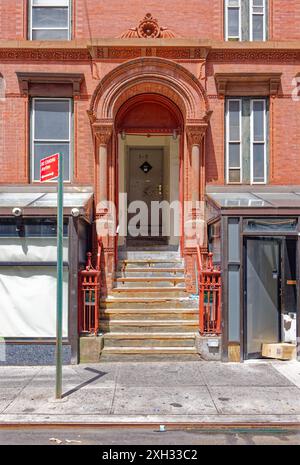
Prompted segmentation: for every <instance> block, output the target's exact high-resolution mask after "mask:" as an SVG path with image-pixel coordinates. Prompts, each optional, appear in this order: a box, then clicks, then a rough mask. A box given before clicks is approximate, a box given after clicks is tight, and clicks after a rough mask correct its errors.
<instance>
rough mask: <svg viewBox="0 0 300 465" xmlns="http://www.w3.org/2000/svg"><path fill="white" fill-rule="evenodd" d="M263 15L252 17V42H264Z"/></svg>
mask: <svg viewBox="0 0 300 465" xmlns="http://www.w3.org/2000/svg"><path fill="white" fill-rule="evenodd" d="M264 20H265V19H264V15H253V16H252V30H253V32H252V35H253V40H264Z"/></svg>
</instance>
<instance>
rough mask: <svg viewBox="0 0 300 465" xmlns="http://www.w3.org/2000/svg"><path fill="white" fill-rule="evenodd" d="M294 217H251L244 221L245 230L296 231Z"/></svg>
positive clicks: (296, 223)
mask: <svg viewBox="0 0 300 465" xmlns="http://www.w3.org/2000/svg"><path fill="white" fill-rule="evenodd" d="M297 225H298V221H297V219H296V218H292V219H289V218H260V219H258V218H255V219H254V218H253V219H247V220H246V221H245V226H244V230H245V231H296V229H297Z"/></svg>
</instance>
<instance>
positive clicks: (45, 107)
mask: <svg viewBox="0 0 300 465" xmlns="http://www.w3.org/2000/svg"><path fill="white" fill-rule="evenodd" d="M71 127H72V100H71V99H46V98H34V99H33V100H32V114H31V135H32V144H31V153H32V179H33V181H39V180H40V160H41V159H42V158H44V157H46V156H48V155H52V154H54V153H58V152H60V153H62V154H63V157H64V180H65V181H70V178H71V145H72V144H71Z"/></svg>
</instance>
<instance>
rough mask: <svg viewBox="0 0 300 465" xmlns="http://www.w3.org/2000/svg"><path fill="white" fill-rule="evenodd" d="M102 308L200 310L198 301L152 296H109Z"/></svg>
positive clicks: (103, 300) (101, 304)
mask: <svg viewBox="0 0 300 465" xmlns="http://www.w3.org/2000/svg"><path fill="white" fill-rule="evenodd" d="M100 306H101V308H120V307H122V308H124V309H126V308H137V309H139V308H148V309H157V308H195V309H198V308H199V302H198V299H191V298H190V297H189V296H187V295H186V296H185V297H180V298H178V297H174V296H173V297H167V296H161V295H160V296H159V297H156V296H151V297H145V296H144V295H143V296H140V297H136V296H134V297H125V296H111V295H110V296H108V297H107V298H106V299H102V300H101V302H100Z"/></svg>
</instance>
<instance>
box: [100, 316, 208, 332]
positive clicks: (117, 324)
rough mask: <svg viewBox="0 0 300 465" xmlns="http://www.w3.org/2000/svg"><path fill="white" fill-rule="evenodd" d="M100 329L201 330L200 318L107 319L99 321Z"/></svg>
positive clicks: (105, 330) (123, 330)
mask: <svg viewBox="0 0 300 465" xmlns="http://www.w3.org/2000/svg"><path fill="white" fill-rule="evenodd" d="M99 325H100V331H101V332H103V333H106V332H125V333H126V332H136V331H138V332H149V333H151V332H159V331H161V332H171V331H172V332H177V333H180V332H191V331H195V332H196V331H198V330H199V320H198V319H190V320H179V319H176V320H157V319H156V320H144V319H142V320H141V319H139V320H130V319H129V320H125V319H124V320H112V319H111V320H107V319H105V320H104V319H101V320H100V322H99Z"/></svg>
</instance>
